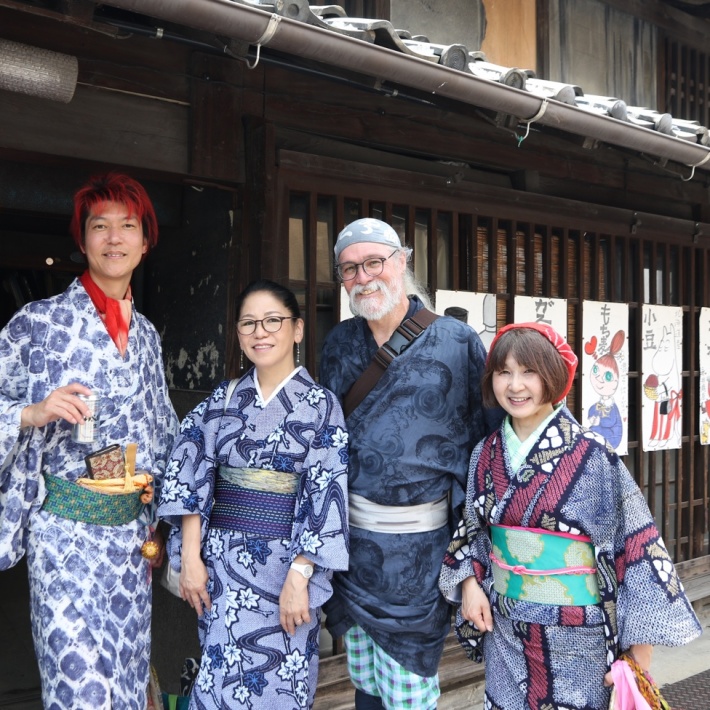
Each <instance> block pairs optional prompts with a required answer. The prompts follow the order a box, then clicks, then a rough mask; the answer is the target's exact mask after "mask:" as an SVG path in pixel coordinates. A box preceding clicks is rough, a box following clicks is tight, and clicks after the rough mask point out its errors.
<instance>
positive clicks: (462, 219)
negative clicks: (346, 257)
mask: <svg viewBox="0 0 710 710" xmlns="http://www.w3.org/2000/svg"><path fill="white" fill-rule="evenodd" d="M281 165H282V170H281V180H282V183H283V184H282V186H281V187H282V190H281V191H280V192H281V194H283V195H285V196H287V198H286V199H284V200H283V201H282V204H283V205H284V206H285V208H286V212H287V214H283V221H282V224H284V225H288V226H286V229H288V231H289V243H290V244H289V251H290V252H291V251H295V252H296V253H297V255H298V256H297V258H294V257H293V255H292V254H290V256H289V263H290V264H291V270H290V273H289V278H290V284H291V286H292V288H294V290H296V291H297V292H298V293H299V295H300V297H301V299H302V304H303V307H304V312H305V313H306V322H307V324H308V323H310V324H313V323H314V324H315V328H312V327H310V328H309V326H308V325H307V328H309V331H308V334H307V343H308V345H307V352H308V361H307V364H308V366H309V367H310V369H311V371H312V372H314V373H317V372H318V365H319V353H320V347H321V344H322V340H323V338H324V337H325V334H326V333H327V332H328V330H330V328H332V327H333V326H334V325H335V323H336V322H337V320H338V314H339V312H340V284H339V283H337V282H336V280H335V278H334V272H333V262H332V245H333V240H334V238H335V236H336V234H337V232H338V230H339V229H340V228H341V227H342V226H343V225H344V224H346V223H347V222H350V221H352V220H353V219H357V218H358V217H363V216H371V217H377V218H380V219H383V220H384V221H386V222H388V223H390V224H391V225H392V226H393V227H394V228H395V229H396V230H397V232H398V233H399V234H400V236H401V237H402V239H403V241H404V242H406V243H407V244H408V245H409V246H412V247H413V249H414V254H413V264H414V269H415V273H416V274H417V276H418V277H419V278H420V279H421V280H422V281H424V283H426V284H427V285H428V287H429V290H430V292H431V293H435V292H436V290H437V289H439V288H444V289H451V290H468V291H477V292H486V293H494V294H496V295H497V304H498V306H497V321H498V327H500V326H502V325H504V324H506V323H509V322H512V321H513V317H514V312H513V304H514V298H515V296H516V295H526V296H542V297H555V298H564V299H566V300H567V306H568V318H567V321H568V324H567V328H568V339H569V341H570V344H571V345H572V346H573V348H574V349H575V350H576V351H577V352H578V353H580V351H581V347H582V344H581V322H582V303H583V301H584V300H595V301H611V302H623V303H626V304H628V306H629V436H628V439H629V454H628V455H627V456H625V457H624V462H625V463H626V465H627V466H628V468H629V470H630V471H631V473H632V475H633V476H634V477H635V479H636V481H637V482H638V484H639V486H640V487H641V489H642V490H643V492H644V494H645V496H646V499H647V500H648V503H649V506H650V508H651V511H652V512H653V513H654V515H655V517H656V520H657V522H658V525H659V528H660V530H661V532H662V534H663V537H664V540H665V541H666V544H667V545H668V547H669V549H670V551H671V554H672V555H673V557H674V559H675V560H676V562H679V563H682V562H683V561H688V562H690V561H691V560H696V559H698V558H701V557H703V556H706V555H707V554H708V529H707V525H708V523H707V520H706V511H707V509H708V504H709V503H710V476H709V474H708V470H709V468H710V447H708V446H701V445H700V442H699V436H698V431H697V429H698V425H697V418H698V405H699V402H698V385H699V375H700V372H699V363H698V359H699V357H698V333H697V323H698V317H699V313H700V308H701V307H702V306H704V305H710V285H709V284H708V282H707V279H706V278H705V274H706V273H707V270H708V268H710V254H709V253H708V250H707V249H705V248H703V247H701V246H698V245H687V244H683V245H681V244H679V243H678V242H677V240H674V239H673V238H672V235H671V234H661V233H659V234H653V235H645V236H643V237H642V236H639V235H636V234H623V233H622V234H617V233H613V232H610V231H609V230H608V225H609V224H612V223H614V221H613V220H612V219H611V218H609V217H605V215H604V214H603V209H600V210H599V216H598V220H599V222H600V224H599V225H597V224H596V223H595V222H594V221H589V220H586V222H585V223H581V221H582V220H581V218H579V219H578V218H575V217H573V216H568V217H566V218H565V219H561V218H560V219H556V218H552V217H550V215H552V214H555V210H550V209H546V210H543V209H541V210H539V211H538V213H537V214H534V215H533V216H531V209H530V208H527V212H526V215H525V216H524V217H522V216H520V215H518V214H516V207H515V206H511V204H512V201H511V200H510V199H509V196H508V195H507V194H506V193H505V192H504V191H501V195H500V197H499V199H497V200H494V199H492V198H491V196H490V194H489V193H487V194H486V203H485V204H486V209H485V211H484V210H480V209H479V210H478V211H476V212H473V211H472V210H471V205H472V204H478V205H480V204H481V199H480V197H478V196H477V195H476V194H468V193H467V192H466V191H465V190H464V189H462V191H461V193H460V194H458V195H457V196H452V194H451V192H450V191H447V192H441V193H437V191H436V190H435V189H432V186H431V185H427V184H426V180H425V178H423V177H422V176H414V175H412V174H409V173H406V172H405V171H401V174H399V173H397V174H394V173H393V171H392V170H384V169H383V170H382V172H381V174H378V169H377V168H374V167H373V166H368V167H367V171H364V170H363V171H358V170H356V169H353V168H351V167H349V166H348V164H347V163H342V164H341V165H338V162H337V161H328V162H324V163H323V165H322V166H320V167H321V169H322V171H323V174H322V175H318V176H317V177H314V172H313V171H314V170H315V169H316V168H318V167H319V166H318V160H317V159H314V158H313V157H312V156H311V157H310V158H309V159H308V166H309V169H310V172H309V171H303V170H300V169H297V168H299V167H300V159H299V158H298V157H297V154H289V155H287V154H286V153H283V154H282V157H281ZM358 172H360V173H361V174H364V173H365V172H366V173H367V175H368V176H369V177H370V180H369V182H366V181H357V180H352V179H350V177H349V176H352V175H354V174H357V173H358ZM420 184H421V187H417V188H413V187H412V186H413V185H420ZM289 186H292V187H289ZM475 189H476V188H475V187H470V188H469V190H471V191H473V192H474V193H475ZM281 212H283V208H282V209H281ZM561 212H562V210H560V213H561ZM595 219H596V218H595ZM602 224H603V227H602V226H601V225H602ZM646 303H651V304H664V305H673V306H680V307H682V309H683V312H684V336H683V342H684V354H683V365H684V370H683V391H684V404H683V437H682V448H681V449H679V450H675V451H659V452H644V451H642V447H641V440H642V437H641V403H642V391H641V390H642V388H641V387H640V384H639V381H640V378H641V372H640V367H641V346H642V329H643V324H642V322H641V315H640V314H641V309H642V306H643V305H644V304H646ZM568 406H569V407H570V409H571V410H572V411H573V412H574V413H575V415H576V416H578V417H579V416H580V414H581V412H580V408H581V376H580V375H578V377H577V381H576V382H575V386H574V387H573V389H572V391H571V392H570V395H569V398H568ZM706 559H708V558H706Z"/></svg>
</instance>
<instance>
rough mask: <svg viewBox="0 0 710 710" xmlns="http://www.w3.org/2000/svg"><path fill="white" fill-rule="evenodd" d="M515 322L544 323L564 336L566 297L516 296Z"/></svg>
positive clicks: (565, 334)
mask: <svg viewBox="0 0 710 710" xmlns="http://www.w3.org/2000/svg"><path fill="white" fill-rule="evenodd" d="M515 322H516V323H531V322H532V323H546V324H547V325H550V326H552V327H553V328H554V329H555V330H556V331H557V332H558V333H560V334H561V335H563V336H564V337H565V338H566V337H567V299H566V298H542V297H537V296H516V297H515Z"/></svg>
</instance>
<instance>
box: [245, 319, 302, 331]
mask: <svg viewBox="0 0 710 710" xmlns="http://www.w3.org/2000/svg"><path fill="white" fill-rule="evenodd" d="M285 320H296V316H268V317H267V318H260V319H259V320H253V319H251V318H245V319H244V320H238V321H237V333H239V335H251V334H252V333H253V332H255V331H256V326H257V325H258V324H259V323H261V327H262V328H263V329H264V330H265V331H266V332H267V333H278V332H279V331H280V330H281V326H282V325H283V323H284V321H285Z"/></svg>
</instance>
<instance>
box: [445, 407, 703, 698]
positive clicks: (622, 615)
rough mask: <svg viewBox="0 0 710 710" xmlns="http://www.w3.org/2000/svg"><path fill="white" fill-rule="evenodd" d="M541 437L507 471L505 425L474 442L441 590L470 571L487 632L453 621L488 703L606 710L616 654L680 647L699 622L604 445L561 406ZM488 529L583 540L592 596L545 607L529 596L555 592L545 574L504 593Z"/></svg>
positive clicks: (627, 479) (628, 480)
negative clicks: (476, 664) (487, 617)
mask: <svg viewBox="0 0 710 710" xmlns="http://www.w3.org/2000/svg"><path fill="white" fill-rule="evenodd" d="M538 433H539V436H537V437H536V435H535V434H533V435H532V437H533V438H534V443H533V444H532V449H531V450H530V452H529V453H528V455H527V458H526V459H525V460H524V462H523V463H522V465H521V466H520V467H518V468H517V469H516V470H514V466H512V465H511V451H510V450H509V448H508V444H507V441H506V423H504V424H503V426H501V428H500V429H499V430H498V431H497V432H495V433H493V434H491V435H490V436H489V437H487V438H486V439H484V440H483V441H482V442H481V443H480V444H479V445H478V446H477V447H476V449H475V451H474V453H473V455H472V457H471V466H470V470H469V481H468V491H467V497H466V507H465V514H464V520H463V521H462V523H461V525H460V526H459V530H458V532H457V533H456V535H455V537H454V539H453V541H452V543H451V545H450V547H449V551H448V553H447V555H446V557H445V559H444V564H443V567H442V572H441V579H440V588H441V591H442V593H443V594H444V596H445V597H446V598H447V599H449V600H450V601H452V602H456V601H457V600H459V599H460V590H459V585H460V584H461V582H462V581H463V580H464V579H466V578H467V577H469V576H470V575H471V574H472V573H473V574H475V576H476V578H477V580H478V582H479V584H480V585H481V586H482V588H483V590H484V591H485V592H486V594H487V595H488V597H489V600H490V603H491V608H492V612H493V631H492V632H491V633H486V634H484V635H482V634H480V633H479V632H478V631H477V630H476V628H475V626H474V625H473V624H471V623H469V622H467V621H466V620H464V619H463V617H462V616H461V611H460V609H459V611H458V613H457V619H456V622H457V623H456V630H457V633H458V636H459V640H460V642H461V644H462V645H463V647H464V649H465V650H466V652H467V653H468V655H469V656H470V657H471V658H472V659H473V660H476V661H480V660H481V659H482V658H484V657H485V661H486V696H485V705H484V707H485V708H486V709H487V710H606V708H607V707H608V705H609V694H610V691H609V689H607V688H605V687H604V685H603V678H604V674H605V673H606V672H607V670H608V669H609V666H610V664H611V662H612V661H613V660H614V658H615V656H616V655H617V653H618V651H619V650H627V649H628V648H629V646H631V645H632V644H642V643H647V644H654V645H659V644H660V645H666V646H680V645H682V644H685V643H688V642H690V641H691V640H692V639H694V638H695V637H696V636H698V635H699V633H700V625H699V624H698V621H697V618H696V617H695V614H694V613H693V610H692V607H691V606H690V603H689V602H688V599H687V597H686V596H685V593H684V592H683V586H682V584H681V582H680V580H679V579H678V577H677V575H676V571H675V568H674V566H673V563H672V561H671V559H670V557H669V555H668V552H667V551H666V548H665V546H664V544H663V540H662V539H661V537H660V535H659V532H658V530H657V528H656V525H655V523H654V521H653V517H652V516H651V513H650V511H649V509H648V506H647V505H646V501H645V500H644V497H643V494H642V493H641V491H640V490H639V488H638V486H637V485H636V483H635V482H634V480H633V478H632V477H631V475H630V474H629V472H628V470H627V469H626V467H625V466H624V465H623V463H622V462H621V460H620V459H619V457H618V456H617V455H616V453H615V452H614V451H613V450H612V449H611V447H610V446H608V444H607V443H606V442H605V440H604V439H603V438H602V437H600V436H599V435H597V434H595V433H594V432H591V431H588V430H585V429H583V428H582V427H580V426H579V424H578V423H577V421H576V420H575V419H574V417H573V416H572V415H571V413H570V412H569V410H567V409H566V408H565V407H560V408H559V409H558V410H556V412H555V413H554V414H553V415H551V417H550V418H549V420H548V421H547V422H545V423H543V425H542V426H541V428H540V429H539V430H538ZM525 443H527V442H525ZM491 525H495V526H508V529H510V528H518V527H524V528H534V529H537V530H538V531H542V532H543V533H544V532H546V531H549V532H553V533H556V534H559V535H563V536H566V537H567V538H573V539H574V538H577V537H578V538H580V539H581V536H587V537H588V538H590V539H591V546H592V547H591V555H590V557H591V560H590V561H591V565H592V566H594V565H596V567H595V569H596V584H595V585H594V587H595V590H594V591H595V594H596V595H597V597H598V599H599V601H598V602H597V603H587V604H580V605H575V604H574V602H572V603H571V604H568V603H565V601H567V600H565V601H563V596H564V595H563V596H560V597H559V599H560V601H559V602H558V603H554V604H553V603H540V602H539V600H538V601H529V600H528V599H529V598H532V597H533V596H534V595H535V593H536V591H537V594H538V595H539V589H538V590H536V589H535V588H534V587H536V586H538V587H539V588H541V585H547V587H548V590H547V591H549V592H552V594H551V596H554V595H555V594H559V590H558V589H555V588H553V587H559V583H558V582H557V581H556V580H554V579H552V578H550V577H545V578H541V577H532V578H529V579H528V580H527V581H526V582H525V583H524V585H523V589H524V591H523V594H522V596H516V598H513V597H511V596H505V593H506V592H508V589H509V588H512V586H511V587H508V582H512V581H513V577H514V575H510V574H500V573H498V571H497V570H495V571H494V570H493V569H492V567H493V563H492V558H491V553H493V556H494V557H500V556H501V552H500V550H499V549H496V548H495V547H494V546H492V544H491V537H490V530H491V529H490V527H489V526H491ZM538 537H542V538H544V534H543V535H542V536H538ZM513 539H514V538H513ZM574 544H576V545H579V543H574ZM518 552H519V553H520V555H521V556H523V555H529V554H530V549H529V547H528V548H526V549H525V550H519V551H518ZM588 563H589V562H587V564H588ZM592 569H594V567H592ZM494 574H496V575H497V580H498V581H497V582H496V583H494ZM522 576H523V577H526V576H527V575H522ZM591 579H592V580H594V573H592V575H591ZM526 585H527V586H526ZM497 586H498V588H497ZM563 592H564V590H563ZM526 596H527V599H526Z"/></svg>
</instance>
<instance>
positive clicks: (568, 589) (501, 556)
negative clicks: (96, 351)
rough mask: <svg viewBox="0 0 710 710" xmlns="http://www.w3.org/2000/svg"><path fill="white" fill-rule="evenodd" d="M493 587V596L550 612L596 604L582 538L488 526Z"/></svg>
mask: <svg viewBox="0 0 710 710" xmlns="http://www.w3.org/2000/svg"><path fill="white" fill-rule="evenodd" d="M491 542H492V543H493V551H492V552H491V554H490V557H491V561H492V562H493V565H492V571H493V585H494V588H495V590H496V591H497V592H498V593H499V594H503V595H504V596H506V597H511V598H512V599H518V600H520V601H526V602H534V603H536V604H549V605H554V606H587V605H588V604H598V603H599V602H600V601H601V597H600V596H599V584H598V581H597V575H596V572H597V568H596V558H595V555H594V546H593V545H592V542H591V540H590V539H589V538H588V537H586V536H585V535H571V534H566V533H557V532H549V531H547V530H541V529H539V528H518V527H510V526H506V525H491Z"/></svg>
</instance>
